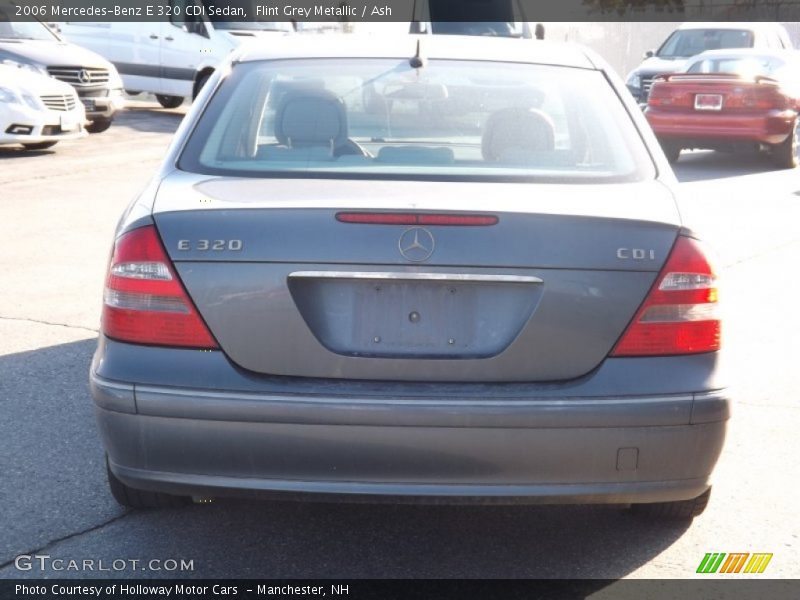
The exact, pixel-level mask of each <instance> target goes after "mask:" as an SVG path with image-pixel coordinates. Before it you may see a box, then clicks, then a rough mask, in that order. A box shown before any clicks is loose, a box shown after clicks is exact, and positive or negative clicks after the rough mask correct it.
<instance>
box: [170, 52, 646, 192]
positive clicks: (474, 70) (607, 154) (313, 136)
mask: <svg viewBox="0 0 800 600" xmlns="http://www.w3.org/2000/svg"><path fill="white" fill-rule="evenodd" d="M180 167H181V168H182V169H184V170H187V171H192V172H198V173H206V174H218V175H238V176H256V177H258V176H260V177H279V176H296V177H307V176H322V177H354V178H364V177H374V178H404V179H405V178H411V179H426V178H434V179H462V178H477V179H495V180H496V179H498V178H499V179H507V178H534V179H538V180H546V179H554V180H558V181H565V180H569V181H575V182H582V181H597V180H603V181H631V180H637V179H640V178H643V177H646V176H651V177H652V176H653V175H654V171H653V166H652V163H651V162H650V158H649V155H648V154H647V152H646V150H645V147H644V145H643V142H642V141H641V138H640V137H639V136H638V132H637V131H636V128H635V126H634V125H633V122H632V121H631V119H630V116H629V115H628V114H627V112H626V111H625V108H624V106H623V105H622V103H621V101H620V99H619V98H618V97H617V96H616V94H615V93H614V91H613V89H612V88H611V86H610V85H609V83H608V82H607V81H606V79H605V77H604V76H603V74H602V73H600V72H598V71H591V70H584V69H573V68H564V67H551V66H542V65H527V64H512V63H494V62H493V63H489V62H467V61H433V60H432V61H429V62H428V63H427V64H426V65H425V66H424V67H423V68H421V69H413V68H411V67H410V66H409V61H408V59H404V60H356V59H353V60H349V59H348V60H286V61H265V62H253V63H244V64H240V65H238V66H237V67H236V68H235V69H234V70H233V72H232V74H231V75H230V76H229V78H228V80H227V81H226V82H225V83H224V84H223V85H222V87H221V89H220V90H219V91H218V92H217V93H216V95H215V97H214V98H212V100H211V101H210V103H209V106H208V107H207V109H206V111H205V113H204V114H203V116H202V117H201V119H200V122H199V124H198V126H197V127H196V129H195V130H194V132H193V133H192V134H191V137H190V139H189V142H188V144H187V146H186V148H185V150H184V152H183V155H182V157H181V160H180Z"/></svg>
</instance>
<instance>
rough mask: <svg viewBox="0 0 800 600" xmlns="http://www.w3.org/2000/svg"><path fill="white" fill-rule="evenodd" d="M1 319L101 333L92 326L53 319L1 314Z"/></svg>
mask: <svg viewBox="0 0 800 600" xmlns="http://www.w3.org/2000/svg"><path fill="white" fill-rule="evenodd" d="M0 321H20V322H23V323H38V324H39V325H50V326H51V327H66V328H67V329H80V330H82V331H91V332H92V333H100V330H99V329H92V328H91V327H84V326H82V325H70V324H69V323H54V322H53V321H44V320H42V319H30V318H23V317H3V316H0Z"/></svg>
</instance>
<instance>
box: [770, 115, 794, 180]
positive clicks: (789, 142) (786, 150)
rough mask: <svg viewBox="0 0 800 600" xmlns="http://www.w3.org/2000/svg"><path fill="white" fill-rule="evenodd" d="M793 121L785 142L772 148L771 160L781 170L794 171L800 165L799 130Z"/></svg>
mask: <svg viewBox="0 0 800 600" xmlns="http://www.w3.org/2000/svg"><path fill="white" fill-rule="evenodd" d="M797 121H798V119H795V120H794V125H793V126H792V133H791V135H789V137H787V138H786V140H785V141H784V142H783V143H781V144H777V145H775V146H773V147H772V159H773V160H774V161H775V164H776V165H778V166H779V167H781V168H782V169H794V168H795V167H796V166H798V164H800V128H798V126H797Z"/></svg>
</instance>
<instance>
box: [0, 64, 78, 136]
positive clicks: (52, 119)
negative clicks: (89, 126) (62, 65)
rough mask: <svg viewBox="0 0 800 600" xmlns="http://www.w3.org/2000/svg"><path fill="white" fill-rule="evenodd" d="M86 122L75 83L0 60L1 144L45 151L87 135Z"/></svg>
mask: <svg viewBox="0 0 800 600" xmlns="http://www.w3.org/2000/svg"><path fill="white" fill-rule="evenodd" d="M85 122H86V112H85V110H84V107H83V104H82V103H81V101H80V99H79V98H78V94H77V93H75V90H74V89H73V88H72V86H70V85H68V84H66V83H63V82H61V81H58V80H57V79H53V78H52V77H48V76H46V75H42V74H41V73H38V72H36V71H33V70H31V69H27V68H25V67H22V66H19V65H17V64H15V63H0V145H7V144H15V145H16V144H20V145H22V146H23V147H24V148H25V149H27V150H44V149H46V148H50V147H52V146H55V145H56V144H57V143H58V142H60V141H62V140H68V139H75V138H79V137H84V136H85V135H87V134H86V130H85Z"/></svg>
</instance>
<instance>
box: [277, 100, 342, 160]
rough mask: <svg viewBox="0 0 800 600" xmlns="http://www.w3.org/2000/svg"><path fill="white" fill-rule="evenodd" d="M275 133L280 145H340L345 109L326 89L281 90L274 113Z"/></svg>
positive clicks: (340, 101)
mask: <svg viewBox="0 0 800 600" xmlns="http://www.w3.org/2000/svg"><path fill="white" fill-rule="evenodd" d="M275 137H276V138H277V140H278V142H279V143H280V144H282V145H284V146H316V145H330V146H331V147H336V146H340V145H342V144H344V143H346V142H347V110H346V108H345V105H344V102H343V101H342V99H341V98H339V97H338V96H337V95H336V94H333V93H332V92H330V91H328V90H297V91H291V92H287V93H286V94H284V96H283V98H282V99H281V102H280V105H279V106H278V110H277V112H276V114H275Z"/></svg>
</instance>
